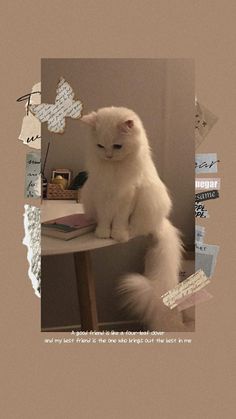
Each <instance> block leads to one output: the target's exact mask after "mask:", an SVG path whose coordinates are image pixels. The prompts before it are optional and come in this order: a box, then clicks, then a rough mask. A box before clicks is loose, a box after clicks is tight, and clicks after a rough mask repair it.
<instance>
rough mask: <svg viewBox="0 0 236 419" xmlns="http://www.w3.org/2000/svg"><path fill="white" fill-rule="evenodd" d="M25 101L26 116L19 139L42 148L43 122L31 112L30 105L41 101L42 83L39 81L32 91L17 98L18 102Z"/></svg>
mask: <svg viewBox="0 0 236 419" xmlns="http://www.w3.org/2000/svg"><path fill="white" fill-rule="evenodd" d="M23 101H25V102H26V103H25V113H26V114H25V116H24V118H23V121H22V127H21V132H20V135H19V137H18V138H19V140H21V141H23V144H26V145H28V146H29V147H32V148H35V149H40V148H41V124H40V122H39V120H38V119H37V118H36V117H35V116H34V115H33V114H32V113H31V112H29V106H30V105H31V104H32V105H33V104H39V103H41V83H37V84H35V85H34V86H33V87H32V91H31V93H27V94H25V95H23V96H21V97H19V98H18V99H17V102H23Z"/></svg>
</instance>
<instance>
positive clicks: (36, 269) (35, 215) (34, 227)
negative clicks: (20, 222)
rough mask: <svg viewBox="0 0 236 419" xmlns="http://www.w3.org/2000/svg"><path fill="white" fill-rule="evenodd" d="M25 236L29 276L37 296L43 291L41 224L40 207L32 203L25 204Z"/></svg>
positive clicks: (24, 242)
mask: <svg viewBox="0 0 236 419" xmlns="http://www.w3.org/2000/svg"><path fill="white" fill-rule="evenodd" d="M24 228H25V237H24V239H23V244H24V245H25V246H27V248H28V251H27V260H28V262H29V270H28V273H29V278H30V280H31V283H32V286H33V289H34V291H35V294H36V295H37V297H40V292H41V226H40V209H39V208H37V207H34V206H32V205H25V213H24Z"/></svg>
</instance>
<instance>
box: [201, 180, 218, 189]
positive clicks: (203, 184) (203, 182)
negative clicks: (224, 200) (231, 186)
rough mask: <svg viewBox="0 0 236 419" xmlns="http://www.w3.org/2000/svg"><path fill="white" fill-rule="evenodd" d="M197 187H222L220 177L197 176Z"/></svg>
mask: <svg viewBox="0 0 236 419" xmlns="http://www.w3.org/2000/svg"><path fill="white" fill-rule="evenodd" d="M195 189H220V178H196V179H195Z"/></svg>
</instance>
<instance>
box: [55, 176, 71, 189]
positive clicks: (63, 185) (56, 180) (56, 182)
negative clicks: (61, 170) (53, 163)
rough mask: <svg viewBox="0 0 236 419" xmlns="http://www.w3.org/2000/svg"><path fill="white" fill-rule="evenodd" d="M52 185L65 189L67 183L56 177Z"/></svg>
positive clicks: (62, 178) (60, 177)
mask: <svg viewBox="0 0 236 419" xmlns="http://www.w3.org/2000/svg"><path fill="white" fill-rule="evenodd" d="M52 183H53V184H55V185H59V186H60V187H61V189H66V188H67V186H68V181H67V180H66V179H65V178H64V177H62V176H61V175H57V176H56V177H55V178H54V179H53V180H52Z"/></svg>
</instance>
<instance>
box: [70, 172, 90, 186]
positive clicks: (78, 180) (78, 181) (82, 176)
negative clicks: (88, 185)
mask: <svg viewBox="0 0 236 419" xmlns="http://www.w3.org/2000/svg"><path fill="white" fill-rule="evenodd" d="M87 179H88V173H87V172H85V171H82V172H79V173H78V175H76V176H75V178H74V179H73V181H72V182H71V184H70V189H79V188H82V186H83V185H84V183H85V182H86V180H87Z"/></svg>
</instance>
